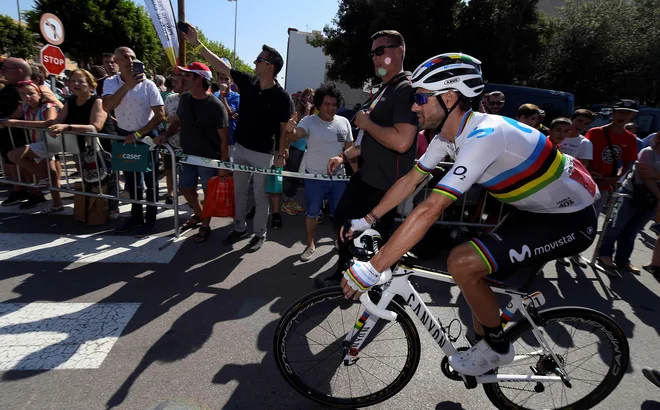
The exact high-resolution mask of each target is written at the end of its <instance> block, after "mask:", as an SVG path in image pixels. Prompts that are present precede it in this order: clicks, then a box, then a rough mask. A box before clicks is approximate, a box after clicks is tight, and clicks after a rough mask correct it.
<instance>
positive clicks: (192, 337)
mask: <svg viewBox="0 0 660 410" xmlns="http://www.w3.org/2000/svg"><path fill="white" fill-rule="evenodd" d="M332 256H333V254H332V253H327V254H325V255H321V256H319V257H317V258H315V259H314V260H312V261H311V262H308V263H305V264H300V265H294V262H295V261H297V260H298V258H299V256H298V255H292V256H289V257H287V258H285V259H282V260H280V261H279V262H278V263H276V264H275V265H273V266H272V267H270V268H268V269H263V270H261V271H258V272H255V273H254V274H252V275H251V276H249V277H248V278H246V279H244V280H242V281H241V282H240V283H238V284H236V285H235V286H233V287H231V288H230V289H221V288H217V287H213V286H212V285H215V284H217V283H219V282H221V281H222V280H218V275H217V271H218V267H223V269H224V268H225V267H227V266H229V267H231V266H235V265H236V264H237V263H238V262H239V261H240V259H241V257H242V255H241V254H240V253H238V252H232V253H229V254H227V255H225V256H223V257H221V258H219V259H217V260H216V261H214V263H213V266H205V267H203V268H200V269H198V270H195V271H193V272H192V275H191V276H192V277H193V278H194V279H193V280H192V281H189V282H188V288H185V287H183V288H182V284H181V283H178V284H176V285H175V286H176V288H178V292H179V295H177V296H175V299H177V300H175V301H173V302H172V303H178V300H183V299H185V298H187V297H188V296H189V295H191V294H192V293H198V292H203V293H208V294H211V295H213V296H212V297H210V298H208V299H206V300H204V301H203V302H201V303H199V304H197V305H196V306H194V307H192V308H191V309H189V310H187V311H186V312H185V313H183V314H182V315H181V316H180V317H179V318H177V319H176V321H175V322H174V323H173V324H172V326H171V328H170V329H169V330H168V331H167V332H166V333H165V334H164V335H163V336H162V337H161V338H160V339H159V340H158V341H157V342H156V343H155V344H154V345H153V346H152V347H151V348H149V350H148V351H147V352H146V354H145V355H144V357H143V359H142V360H141V361H140V363H139V364H138V366H137V367H136V368H135V369H134V370H133V372H132V373H131V374H130V375H129V377H128V378H127V379H126V380H125V381H124V383H123V384H122V386H121V387H120V388H119V389H118V390H117V391H116V392H115V394H114V395H113V396H112V397H111V398H110V400H109V401H108V402H107V408H114V407H117V406H119V405H121V404H122V403H123V401H124V399H125V398H126V396H127V395H128V393H129V391H130V389H131V386H132V385H133V384H134V383H135V381H136V380H137V379H138V378H139V377H140V375H141V374H142V373H143V372H144V371H145V370H146V369H147V368H148V367H149V366H150V365H151V364H152V363H155V362H164V363H170V362H174V361H177V360H181V359H183V358H185V357H186V356H188V355H190V354H191V353H194V352H196V351H197V350H199V349H200V348H201V347H202V346H203V345H204V343H205V342H206V341H207V340H208V339H209V338H210V336H211V333H212V331H213V327H214V326H215V325H216V324H218V323H220V322H224V321H228V320H239V319H245V318H247V317H250V316H251V315H253V314H254V313H255V312H256V311H258V310H259V309H261V308H262V307H263V306H267V305H268V304H270V303H273V302H274V301H275V303H274V304H273V307H272V308H271V310H273V311H274V312H277V313H280V314H281V313H283V312H284V310H285V309H286V307H288V306H289V305H290V304H291V303H293V302H294V300H295V299H297V298H298V297H300V296H302V295H304V294H306V293H307V292H309V291H310V290H311V289H312V281H310V280H309V278H308V276H309V272H315V271H317V270H318V269H319V268H321V267H322V266H324V265H325V264H326V263H327V262H328V261H329V259H330V258H332ZM149 305H150V306H153V305H154V304H153V303H150V304H149ZM155 308H158V307H155ZM139 313H140V312H139V311H138V314H136V318H135V319H134V320H132V321H131V323H130V324H129V326H128V327H127V331H131V330H134V328H139V327H140V326H142V325H143V322H148V321H151V320H153V319H152V317H153V316H154V314H153V313H151V312H148V311H147V310H146V309H145V311H144V312H143V315H144V317H140V315H139ZM271 338H272V334H271ZM266 350H267V349H266ZM253 393H254V391H253Z"/></svg>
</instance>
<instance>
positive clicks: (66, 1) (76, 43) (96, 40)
mask: <svg viewBox="0 0 660 410" xmlns="http://www.w3.org/2000/svg"><path fill="white" fill-rule="evenodd" d="M43 13H53V14H55V15H56V16H58V17H59V18H60V20H62V24H63V25H64V30H65V40H64V43H62V45H61V46H60V48H62V51H64V53H65V54H67V56H69V58H71V59H73V60H75V61H78V62H79V63H91V64H100V63H101V55H102V54H103V53H104V52H114V50H115V49H116V48H117V47H121V46H127V47H130V48H131V49H133V51H135V54H136V55H137V57H138V58H139V59H140V60H142V61H143V62H144V63H145V66H146V68H147V70H149V71H153V72H155V73H163V74H171V73H172V72H173V67H172V66H171V64H170V62H169V60H168V59H167V56H166V55H165V52H164V50H163V46H162V44H161V42H160V39H159V38H158V34H157V33H156V30H155V29H154V27H153V23H152V22H151V17H150V16H149V13H148V12H147V10H146V9H145V8H144V7H142V6H138V5H136V4H135V3H134V2H132V1H130V0H36V2H35V7H34V9H33V10H30V11H27V12H25V14H26V16H27V21H28V25H29V27H30V29H31V30H32V31H33V32H35V33H38V32H39V19H40V17H41V15H42V14H43ZM205 40H206V39H205ZM205 42H206V44H208V45H209V48H211V49H212V50H213V51H214V52H216V53H217V54H218V55H220V56H227V57H228V58H229V59H230V60H231V52H230V51H229V50H227V48H226V47H224V46H223V45H222V44H221V43H219V42H215V41H208V40H206V41H205ZM186 58H187V61H188V62H190V61H202V60H203V59H202V58H201V57H200V56H199V55H198V54H196V53H194V52H193V51H192V48H191V47H188V48H187V49H186ZM236 63H237V64H236V65H237V66H238V67H239V69H242V68H246V67H247V66H246V65H245V63H243V62H242V61H240V60H237V61H236ZM245 71H251V70H250V69H249V67H247V69H246V70H245Z"/></svg>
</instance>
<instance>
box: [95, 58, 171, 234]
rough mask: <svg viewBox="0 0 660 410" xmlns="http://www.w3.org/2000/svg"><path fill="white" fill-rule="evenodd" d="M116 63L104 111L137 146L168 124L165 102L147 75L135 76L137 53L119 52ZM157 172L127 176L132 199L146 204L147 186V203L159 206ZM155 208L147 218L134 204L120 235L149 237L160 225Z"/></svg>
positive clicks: (105, 86)
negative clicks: (134, 67) (161, 124)
mask: <svg viewBox="0 0 660 410" xmlns="http://www.w3.org/2000/svg"><path fill="white" fill-rule="evenodd" d="M115 61H116V62H117V65H118V66H119V73H118V74H116V75H113V76H112V77H108V78H106V80H105V82H104V83H103V109H104V110H105V112H107V113H111V112H112V111H114V114H115V117H116V119H117V134H119V135H121V136H125V137H126V142H127V143H129V144H132V143H134V142H135V141H136V140H139V139H142V138H144V137H145V136H147V135H149V136H153V132H154V130H155V129H156V128H157V127H158V125H160V123H162V122H163V121H165V120H166V118H165V110H164V109H163V99H162V97H161V96H160V90H158V87H156V84H154V82H153V81H151V80H147V79H146V78H145V77H144V73H134V72H133V62H134V61H137V57H136V56H135V52H134V51H133V50H131V49H130V48H128V47H119V48H118V49H117V50H115ZM151 159H152V167H151V169H152V170H155V172H158V162H159V156H158V153H157V152H156V151H151ZM153 172H154V171H149V172H146V173H144V175H143V174H142V173H137V172H125V173H124V175H125V176H126V190H127V191H128V193H129V195H130V198H131V199H138V200H142V199H143V198H144V195H143V192H142V186H143V182H146V186H147V201H149V202H156V201H157V200H158V198H157V193H158V192H157V190H158V185H157V182H156V186H154V179H155V178H154V177H153ZM156 212H157V208H156V207H155V206H147V212H146V216H144V215H143V212H142V205H140V204H133V205H132V207H131V217H130V218H129V219H128V221H126V223H125V224H124V225H123V226H122V227H120V228H119V229H117V232H127V231H131V230H133V229H136V228H138V231H137V232H136V235H137V236H139V237H144V236H148V235H149V234H150V233H151V231H153V228H154V225H155V224H156Z"/></svg>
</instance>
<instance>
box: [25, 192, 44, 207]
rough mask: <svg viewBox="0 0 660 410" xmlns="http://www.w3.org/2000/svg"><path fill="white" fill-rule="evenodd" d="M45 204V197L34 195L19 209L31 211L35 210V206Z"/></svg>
mask: <svg viewBox="0 0 660 410" xmlns="http://www.w3.org/2000/svg"><path fill="white" fill-rule="evenodd" d="M44 202H46V198H45V197H44V196H43V195H32V196H30V197H29V198H28V200H27V201H25V202H23V203H22V204H21V206H20V207H19V208H20V209H30V208H34V207H35V206H39V205H41V204H43V203H44Z"/></svg>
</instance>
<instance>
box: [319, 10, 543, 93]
mask: <svg viewBox="0 0 660 410" xmlns="http://www.w3.org/2000/svg"><path fill="white" fill-rule="evenodd" d="M536 2H537V0H497V1H494V0H470V2H469V3H467V4H465V3H464V2H462V1H460V0H437V1H428V0H424V1H422V0H341V1H340V3H339V11H338V13H337V16H336V18H335V19H334V20H333V21H332V25H328V26H326V27H325V28H324V30H323V32H324V35H325V36H324V37H323V38H316V39H313V40H312V41H311V43H312V44H313V45H315V46H319V47H323V50H324V52H325V54H326V55H329V56H331V57H332V59H333V64H332V66H331V67H330V69H329V71H328V76H329V77H330V78H334V79H340V80H342V81H344V82H346V83H347V84H349V85H351V86H353V87H360V86H361V85H363V84H364V83H365V82H366V81H368V80H370V79H372V78H373V77H374V75H373V66H372V63H371V60H370V59H369V57H368V56H367V52H368V51H369V49H370V47H371V35H372V34H373V33H375V32H376V31H378V30H383V29H394V30H397V31H399V32H400V33H401V34H402V35H403V36H404V38H405V40H406V60H405V63H404V64H405V67H406V69H409V70H412V69H414V68H415V67H416V66H417V65H418V64H419V63H421V62H422V61H424V60H426V59H427V58H429V57H432V56H433V55H436V54H440V53H444V52H465V53H469V54H471V55H473V56H475V57H477V58H479V59H480V60H481V61H482V63H483V64H484V67H487V69H486V72H487V78H488V79H489V80H490V81H493V82H511V81H514V80H516V79H518V78H526V77H527V76H529V75H530V74H532V72H533V69H534V64H533V58H534V56H535V54H536V53H538V51H539V46H538V37H539V36H538V34H539V32H540V30H541V24H540V23H539V18H538V13H537V11H536Z"/></svg>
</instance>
